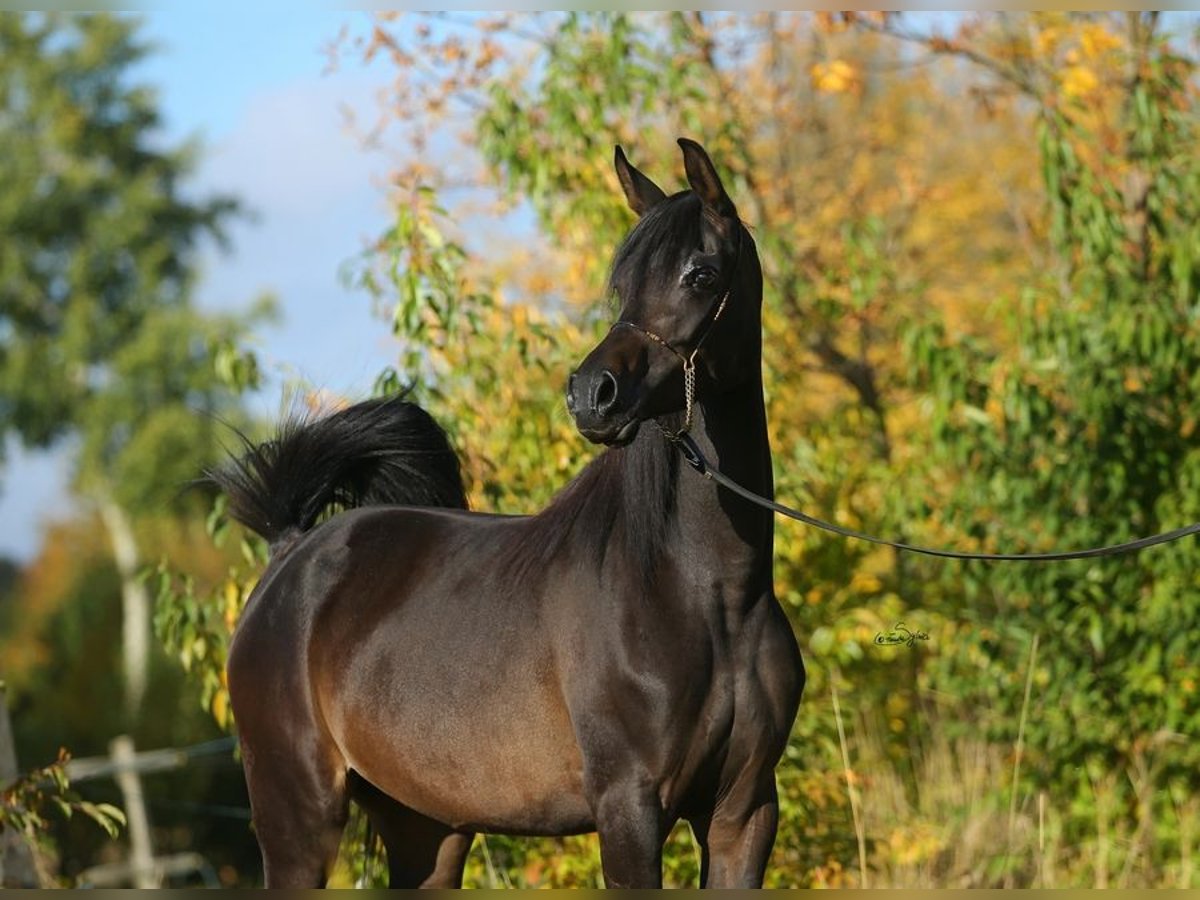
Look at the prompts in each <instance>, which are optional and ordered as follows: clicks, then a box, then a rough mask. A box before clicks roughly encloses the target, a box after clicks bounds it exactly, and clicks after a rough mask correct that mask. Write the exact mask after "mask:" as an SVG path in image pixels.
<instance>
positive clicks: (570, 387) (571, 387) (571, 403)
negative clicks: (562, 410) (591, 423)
mask: <svg viewBox="0 0 1200 900" xmlns="http://www.w3.org/2000/svg"><path fill="white" fill-rule="evenodd" d="M567 409H569V410H570V411H571V412H572V413H574V412H575V373H574V372H572V373H571V374H570V376H568V378H567Z"/></svg>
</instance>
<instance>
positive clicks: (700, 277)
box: [683, 266, 717, 288]
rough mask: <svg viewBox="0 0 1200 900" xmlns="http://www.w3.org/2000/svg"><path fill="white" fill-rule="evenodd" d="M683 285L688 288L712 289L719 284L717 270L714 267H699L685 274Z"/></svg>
mask: <svg viewBox="0 0 1200 900" xmlns="http://www.w3.org/2000/svg"><path fill="white" fill-rule="evenodd" d="M683 283H684V284H686V285H687V286H688V287H698V288H707V287H712V286H713V285H714V284H716V283H717V270H716V269H714V268H713V267H712V266H697V267H696V268H694V269H690V270H688V272H687V273H686V274H684V276H683Z"/></svg>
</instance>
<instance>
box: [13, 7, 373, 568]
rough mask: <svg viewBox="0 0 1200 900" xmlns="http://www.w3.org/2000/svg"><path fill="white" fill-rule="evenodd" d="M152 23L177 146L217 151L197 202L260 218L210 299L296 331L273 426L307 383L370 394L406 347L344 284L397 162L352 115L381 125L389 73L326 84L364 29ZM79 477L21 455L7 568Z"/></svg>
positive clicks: (349, 64)
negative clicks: (354, 34) (377, 117)
mask: <svg viewBox="0 0 1200 900" xmlns="http://www.w3.org/2000/svg"><path fill="white" fill-rule="evenodd" d="M139 16H140V17H141V18H142V19H143V22H144V27H143V31H142V34H143V36H144V37H145V38H146V39H148V40H150V41H151V42H153V43H154V44H156V45H157V47H158V50H157V52H156V53H155V54H153V55H152V56H151V57H150V58H149V59H148V60H147V61H146V62H145V63H144V64H143V65H142V66H141V69H140V76H141V78H142V80H143V81H144V82H145V83H147V84H150V85H153V86H155V87H157V88H158V90H159V92H160V101H161V108H162V111H163V114H164V117H165V126H166V139H167V140H169V141H171V142H173V143H178V142H180V141H182V140H185V139H187V138H189V137H198V138H199V139H200V140H201V141H202V144H203V148H204V152H203V154H202V157H203V162H202V164H201V166H200V168H199V170H198V172H197V173H196V178H195V179H194V181H193V182H192V185H191V186H190V190H193V191H195V192H197V193H201V194H203V193H207V192H215V191H224V192H231V193H233V194H236V195H238V196H240V197H241V198H242V199H243V200H244V201H245V203H246V204H247V206H248V207H249V208H250V209H252V210H253V211H254V212H255V213H256V221H254V222H243V223H239V224H238V225H237V226H236V227H235V228H234V229H233V231H232V238H233V252H232V253H231V254H229V255H221V254H220V253H218V252H216V251H211V252H208V253H206V254H205V256H204V258H203V260H202V279H201V282H200V286H199V294H198V299H199V301H200V303H201V305H203V306H205V307H208V308H213V309H231V308H237V307H240V306H243V305H245V304H247V303H249V302H250V301H251V300H252V299H253V298H254V297H255V296H257V295H258V294H259V293H260V292H261V291H263V290H270V291H273V292H274V293H276V294H277V295H278V298H279V302H280V309H281V312H282V321H281V322H280V323H279V324H278V325H276V326H271V327H267V328H263V329H261V330H260V333H259V335H258V343H257V346H256V349H257V350H258V351H259V353H260V357H261V359H262V361H263V362H264V364H265V367H266V370H267V373H268V375H269V376H270V377H271V381H270V383H269V384H268V385H267V388H266V390H265V391H264V392H263V396H262V398H260V400H259V401H258V404H259V405H260V406H261V411H262V412H263V413H264V414H273V413H274V412H276V411H277V410H278V400H277V399H276V398H278V397H279V395H280V390H281V386H282V384H283V383H284V381H285V380H286V379H289V378H293V377H300V378H303V379H305V380H307V381H308V382H311V383H313V384H315V385H318V386H321V387H324V388H327V389H329V390H331V391H335V392H338V393H342V394H347V395H359V394H365V393H366V392H367V391H369V390H370V387H371V383H372V381H373V380H374V377H375V375H376V374H377V373H378V372H379V371H380V370H381V369H382V368H383V367H384V366H385V365H387V364H388V363H390V362H391V361H392V359H393V355H394V344H393V342H392V340H391V338H390V334H389V330H388V326H387V323H386V322H383V321H382V320H380V319H379V318H378V317H376V316H374V315H373V314H372V310H371V302H370V299H369V298H368V297H367V296H366V295H365V294H362V293H361V292H355V291H351V290H348V289H346V288H345V287H344V286H343V285H342V284H341V282H340V281H339V276H338V273H339V269H340V268H341V267H342V265H343V264H344V263H345V262H346V261H347V260H349V259H351V258H352V257H354V256H355V255H356V254H357V253H359V252H360V251H361V249H362V248H363V246H364V244H365V242H366V241H367V240H368V239H369V238H370V237H372V236H374V235H377V234H378V233H379V232H380V231H381V230H382V229H383V228H384V227H385V225H386V223H387V210H386V207H385V204H384V199H385V195H384V191H383V189H382V187H381V181H382V178H383V176H384V175H385V174H386V172H387V171H388V160H387V157H386V156H385V155H383V153H382V152H380V151H368V150H366V149H364V148H363V147H362V146H361V144H360V142H359V141H358V140H357V139H356V138H355V137H353V136H352V135H351V134H349V133H348V130H347V128H346V127H345V124H344V118H343V113H342V111H341V107H342V106H343V105H345V106H350V107H352V108H356V109H357V110H358V111H359V112H361V113H363V114H364V115H367V116H369V115H370V114H371V113H372V112H373V110H374V108H375V107H374V105H373V104H374V103H375V102H376V101H375V92H376V90H377V88H378V86H379V83H380V80H381V79H382V78H383V77H384V73H383V71H382V70H375V71H373V72H372V71H369V70H366V69H365V68H364V67H363V66H362V65H361V64H358V63H355V62H354V61H352V60H350V59H347V60H345V61H344V63H343V65H342V66H341V67H339V68H338V69H337V70H335V71H333V72H328V73H327V72H326V69H327V62H328V59H327V56H326V54H325V53H324V51H323V48H324V47H325V46H326V45H327V44H328V43H329V42H330V41H332V40H333V39H334V38H335V37H336V36H337V34H338V32H339V29H340V28H341V27H342V26H343V24H350V25H351V26H354V25H355V24H357V25H358V26H359V27H361V26H362V24H363V23H364V22H365V21H366V14H365V13H361V12H352V11H330V10H325V11H321V10H305V9H303V8H296V9H291V10H286V9H283V8H276V9H271V10H262V9H256V8H254V7H244V8H242V9H241V10H239V12H238V14H237V16H231V15H213V14H212V13H211V11H210V12H204V11H202V10H201V9H199V8H193V9H178V10H155V11H149V12H145V13H140V14H139ZM69 477H70V472H69V467H68V461H67V455H66V453H64V452H61V451H60V452H58V453H54V454H32V455H31V454H27V453H24V452H21V451H19V450H17V449H16V448H15V447H10V448H9V455H8V459H7V462H6V463H5V466H4V470H3V475H2V482H0V491H2V493H0V555H9V556H13V557H16V558H18V559H21V560H26V559H29V558H30V557H31V556H32V555H33V554H34V553H35V552H36V550H37V548H38V545H39V543H40V540H41V526H42V524H43V523H44V521H45V520H46V516H50V517H63V516H66V515H68V514H69V512H70V508H71V507H70V502H71V501H70V500H69V495H68V492H67V490H66V486H67V483H68V481H69Z"/></svg>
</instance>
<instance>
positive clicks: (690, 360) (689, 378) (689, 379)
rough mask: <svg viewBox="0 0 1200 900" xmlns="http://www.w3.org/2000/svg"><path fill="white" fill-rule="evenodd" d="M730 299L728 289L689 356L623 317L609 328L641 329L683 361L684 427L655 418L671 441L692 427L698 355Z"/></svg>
mask: <svg viewBox="0 0 1200 900" xmlns="http://www.w3.org/2000/svg"><path fill="white" fill-rule="evenodd" d="M728 301H729V291H726V292H725V294H724V295H723V296H722V297H721V302H720V303H719V304H717V311H716V312H715V313H713V317H712V318H711V319H709V322H708V326H707V327H706V328H705V329H704V334H702V335H701V336H700V340H698V341H697V342H696V346H695V348H693V350H692V352H691V353H690V354H689V355H687V356H684V355H683V354H682V353H680V352H679V351H678V350H676V349H675V348H674V347H673V346H671V342H670V341H668V340H667V339H666V338H664V337H662V336H660V335H657V334H655V333H654V332H653V331H651V330H650V329H648V328H643V327H642V326H641V325H635V324H634V323H633V322H626V321H625V320H623V319H622V320H621V321H620V322H614V323H613V326H612V328H610V329H609V331H612V329H613V328H632V329H633V330H634V331H640V332H641V333H642V334H644V335H645V336H646V337H648V338H650V340H652V341H654V342H655V343H656V344H659V345H661V346H663V347H665V348H666V349H668V350H670V351H671V352H672V353H674V354H675V355H676V356H678V357H679V359H680V360H681V361H682V362H683V427H682V428H680V429H679V430H678V431H670V430H669V429H667V428H666V427H665V426H664V425H663V423H662V422H660V421H658V419H655V420H654V424H655V425H657V426H658V430H659V431H661V432H662V433H663V436H664V437H665V438H666V439H667V440H669V441H672V442H675V441H678V440H679V439H680V438H681V437H683V436H684V435H685V434H687V433H688V432H689V431H690V430H691V428H692V408H693V407H694V406H695V402H696V355H697V354H698V353H699V352H700V348H701V347H702V346H704V341H705V339H707V338H708V335H709V333H710V332H711V331H712V328H713V326H714V325H716V324H717V319H719V318H721V313H723V312H724V311H725V304H726V303H727V302H728Z"/></svg>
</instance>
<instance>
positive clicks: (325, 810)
mask: <svg viewBox="0 0 1200 900" xmlns="http://www.w3.org/2000/svg"><path fill="white" fill-rule="evenodd" d="M303 744H304V742H303V741H295V742H294V743H293V744H291V745H290V746H289V745H282V744H281V745H278V746H272V747H271V748H270V750H268V749H267V748H265V747H261V746H259V747H255V746H254V745H253V744H251V743H250V742H248V741H247V740H246V736H245V734H243V735H242V755H243V763H244V767H245V772H246V786H247V788H248V789H249V792H250V807H251V811H252V813H253V818H254V829H255V833H256V836H257V838H258V845H259V847H260V848H261V850H262V857H263V874H264V876H265V879H266V886H267V887H269V888H287V887H292V888H314V887H324V886H325V882H326V880H327V879H328V877H329V871H330V869H331V868H332V867H333V863H334V860H335V859H336V858H337V851H338V844H339V842H340V840H341V836H342V831H343V829H344V828H345V826H346V819H347V817H348V814H349V802H348V795H347V791H346V779H345V773H344V771H341V770H339V769H338V768H337V766H336V765H334V764H333V763H331V762H329V761H327V757H325V756H324V754H320V753H311V754H308V755H307V756H305V755H304V754H303V753H301V752H299V751H298V749H297V748H298V746H299V747H302V746H303ZM285 754H286V755H285Z"/></svg>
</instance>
